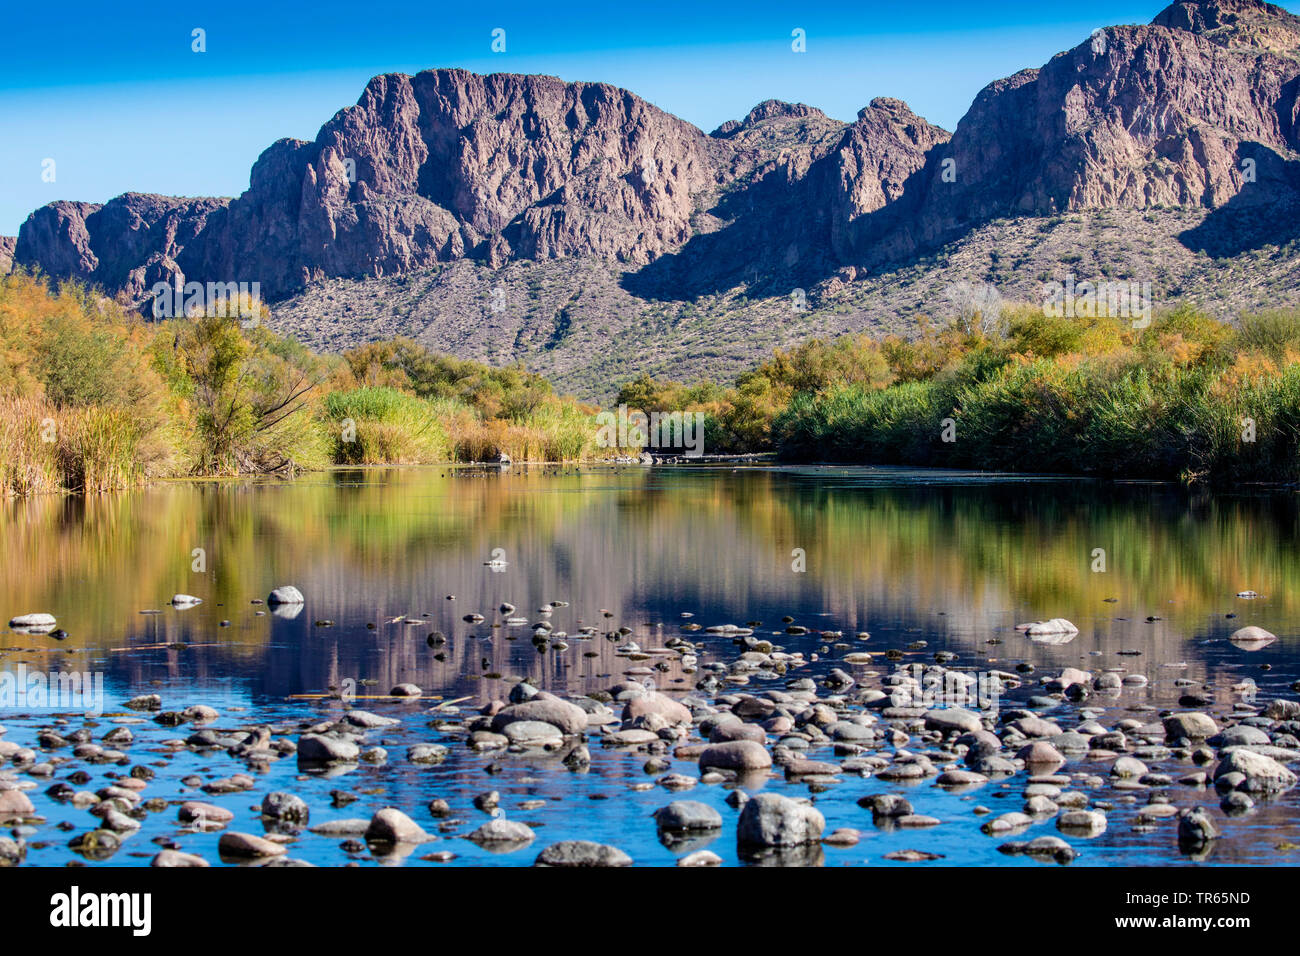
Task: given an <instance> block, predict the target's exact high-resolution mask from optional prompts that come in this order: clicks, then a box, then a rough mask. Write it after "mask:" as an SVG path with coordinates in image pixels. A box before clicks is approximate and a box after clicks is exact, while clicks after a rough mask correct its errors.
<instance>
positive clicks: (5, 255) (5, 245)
mask: <svg viewBox="0 0 1300 956" xmlns="http://www.w3.org/2000/svg"><path fill="white" fill-rule="evenodd" d="M17 242H18V237H17V236H0V276H3V275H8V274H9V272H10V271H11V270H12V269H13V266H14V245H15V244H16V243H17Z"/></svg>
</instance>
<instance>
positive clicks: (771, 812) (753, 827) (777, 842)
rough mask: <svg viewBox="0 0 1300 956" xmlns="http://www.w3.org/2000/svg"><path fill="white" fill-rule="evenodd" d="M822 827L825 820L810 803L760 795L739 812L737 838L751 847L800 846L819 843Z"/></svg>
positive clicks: (777, 796) (771, 795)
mask: <svg viewBox="0 0 1300 956" xmlns="http://www.w3.org/2000/svg"><path fill="white" fill-rule="evenodd" d="M825 827H826V819H825V818H824V817H823V816H822V815H821V812H820V811H818V810H817V809H815V808H814V807H812V806H811V805H810V804H807V803H800V802H798V801H796V800H792V799H790V798H789V797H783V796H781V795H780V794H777V793H759V794H755V795H754V796H752V797H751V798H750V799H749V801H748V802H747V803H746V804H745V807H744V809H743V810H741V811H740V822H739V823H738V825H737V828H736V838H737V840H738V842H740V843H741V844H748V845H754V846H799V845H801V844H804V843H814V842H816V841H818V840H820V839H821V836H822V831H823V830H824V829H825Z"/></svg>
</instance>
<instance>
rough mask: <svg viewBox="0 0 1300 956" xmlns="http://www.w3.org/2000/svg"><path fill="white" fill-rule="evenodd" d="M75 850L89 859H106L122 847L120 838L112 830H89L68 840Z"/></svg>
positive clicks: (70, 846)
mask: <svg viewBox="0 0 1300 956" xmlns="http://www.w3.org/2000/svg"><path fill="white" fill-rule="evenodd" d="M68 846H69V848H71V849H72V850H74V851H75V852H77V853H79V854H81V855H82V856H84V857H86V858H88V859H91V860H106V859H108V858H109V857H111V856H112V855H113V854H114V853H116V852H117V851H118V850H120V849H121V848H122V838H121V837H120V836H118V835H117V834H116V833H114V832H113V831H112V830H104V829H100V830H90V831H89V832H87V833H80V834H78V835H77V836H75V837H73V838H72V839H71V840H69V841H68Z"/></svg>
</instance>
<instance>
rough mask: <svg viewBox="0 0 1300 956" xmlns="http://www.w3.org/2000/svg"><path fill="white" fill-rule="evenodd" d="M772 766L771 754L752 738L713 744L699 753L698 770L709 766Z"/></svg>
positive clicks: (727, 768) (746, 768)
mask: <svg viewBox="0 0 1300 956" xmlns="http://www.w3.org/2000/svg"><path fill="white" fill-rule="evenodd" d="M770 766H772V755H771V754H770V753H768V752H767V748H766V747H764V746H763V745H762V744H760V743H757V742H756V741H753V740H732V741H729V742H727V743H721V744H713V745H712V746H709V747H706V748H704V752H703V753H701V754H700V770H705V769H708V768H710V767H713V768H716V769H719V770H739V771H750V770H766V769H767V768H768V767H770Z"/></svg>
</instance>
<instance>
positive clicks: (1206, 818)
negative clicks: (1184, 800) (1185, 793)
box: [1178, 807, 1219, 847]
mask: <svg viewBox="0 0 1300 956" xmlns="http://www.w3.org/2000/svg"><path fill="white" fill-rule="evenodd" d="M1218 836H1219V831H1218V828H1216V827H1215V825H1214V822H1213V821H1212V820H1211V819H1210V815H1209V814H1208V813H1206V812H1205V809H1204V808H1203V807H1185V808H1184V809H1183V810H1181V811H1180V812H1179V814H1178V842H1179V844H1180V845H1182V846H1192V847H1196V846H1203V845H1205V844H1206V843H1208V842H1210V841H1211V840H1214V839H1217V838H1218Z"/></svg>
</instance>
